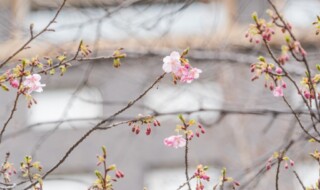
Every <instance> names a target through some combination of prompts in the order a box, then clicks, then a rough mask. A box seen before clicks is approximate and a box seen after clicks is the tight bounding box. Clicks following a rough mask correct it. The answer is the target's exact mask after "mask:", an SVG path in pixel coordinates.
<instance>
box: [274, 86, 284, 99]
mask: <svg viewBox="0 0 320 190" xmlns="http://www.w3.org/2000/svg"><path fill="white" fill-rule="evenodd" d="M273 95H274V96H275V97H280V96H283V90H282V88H281V86H277V87H276V88H275V89H274V90H273Z"/></svg>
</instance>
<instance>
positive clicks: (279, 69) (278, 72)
mask: <svg viewBox="0 0 320 190" xmlns="http://www.w3.org/2000/svg"><path fill="white" fill-rule="evenodd" d="M276 73H277V74H279V75H280V74H281V73H282V69H281V68H280V67H277V68H276Z"/></svg>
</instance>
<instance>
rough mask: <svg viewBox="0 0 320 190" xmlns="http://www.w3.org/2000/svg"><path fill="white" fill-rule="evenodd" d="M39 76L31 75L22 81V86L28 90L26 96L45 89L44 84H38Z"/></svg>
mask: <svg viewBox="0 0 320 190" xmlns="http://www.w3.org/2000/svg"><path fill="white" fill-rule="evenodd" d="M40 80H41V76H40V75H39V74H33V75H29V76H27V77H26V79H25V80H24V81H23V85H24V86H25V87H27V88H28V92H27V93H28V94H31V93H32V92H33V91H36V92H42V91H43V89H42V87H45V86H46V85H45V84H41V83H40Z"/></svg>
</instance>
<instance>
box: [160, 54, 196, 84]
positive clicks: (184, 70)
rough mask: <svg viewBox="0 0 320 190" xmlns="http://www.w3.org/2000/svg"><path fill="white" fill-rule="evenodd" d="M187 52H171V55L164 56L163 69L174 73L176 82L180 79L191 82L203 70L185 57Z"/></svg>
mask: <svg viewBox="0 0 320 190" xmlns="http://www.w3.org/2000/svg"><path fill="white" fill-rule="evenodd" d="M185 55H186V53H182V55H180V54H179V53H178V52H176V51H173V52H171V54H170V56H166V57H164V58H163V66H162V69H163V70H164V71H165V72H166V73H172V74H173V78H174V83H176V81H178V80H180V82H183V83H191V82H192V81H193V80H194V79H197V78H199V76H200V73H202V70H200V69H198V68H194V67H192V66H191V65H190V63H189V62H188V60H187V59H185V58H184V56H185Z"/></svg>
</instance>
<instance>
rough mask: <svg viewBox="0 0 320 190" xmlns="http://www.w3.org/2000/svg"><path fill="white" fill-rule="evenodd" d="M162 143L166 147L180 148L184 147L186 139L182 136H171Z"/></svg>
mask: <svg viewBox="0 0 320 190" xmlns="http://www.w3.org/2000/svg"><path fill="white" fill-rule="evenodd" d="M163 143H164V145H166V146H167V147H174V148H182V147H184V146H186V139H184V138H183V137H182V135H173V136H170V137H168V138H165V139H164V141H163Z"/></svg>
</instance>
